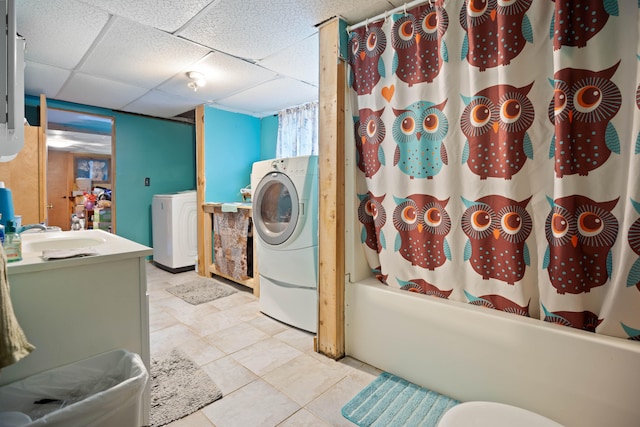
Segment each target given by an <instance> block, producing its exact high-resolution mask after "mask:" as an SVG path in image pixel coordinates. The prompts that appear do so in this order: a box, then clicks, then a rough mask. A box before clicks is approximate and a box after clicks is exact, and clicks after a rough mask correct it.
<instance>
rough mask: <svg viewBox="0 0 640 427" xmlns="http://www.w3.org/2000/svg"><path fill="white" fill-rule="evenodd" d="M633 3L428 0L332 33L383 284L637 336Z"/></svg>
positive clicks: (638, 113) (638, 73)
mask: <svg viewBox="0 0 640 427" xmlns="http://www.w3.org/2000/svg"><path fill="white" fill-rule="evenodd" d="M639 13H640V12H639V4H638V2H635V1H615V0H607V1H587V2H585V1H573V0H562V1H560V0H557V1H555V2H554V1H549V0H537V1H533V0H512V1H508V2H507V1H495V0H494V1H484V2H478V1H466V0H446V1H442V0H439V1H429V2H425V3H424V4H421V5H419V6H416V7H414V8H411V9H410V10H406V11H401V12H400V13H395V14H390V15H389V16H387V17H386V18H385V19H383V20H380V21H375V22H369V23H367V25H365V26H363V27H360V28H356V29H354V30H353V31H351V32H350V34H349V48H348V49H349V52H348V53H349V55H348V63H349V73H348V79H349V81H348V85H349V87H350V95H351V100H352V106H353V108H352V110H353V111H354V113H353V115H354V117H353V121H354V140H355V144H356V153H357V183H356V186H357V187H356V190H357V193H358V200H354V203H355V204H356V206H357V209H358V219H359V221H360V223H361V231H362V232H361V240H362V244H363V248H364V250H365V253H366V256H367V259H368V262H369V265H370V267H371V269H372V271H373V272H374V273H375V274H376V276H377V277H378V278H379V279H380V280H381V281H382V282H384V283H385V284H387V285H388V286H392V287H397V288H401V289H405V290H407V291H412V292H416V293H421V294H427V295H431V296H434V297H440V298H448V299H451V300H455V301H459V302H464V303H467V304H472V305H478V306H484V307H488V308H491V309H497V310H502V311H505V312H509V313H513V314H514V315H522V316H528V317H533V318H538V319H540V320H543V321H546V322H552V323H557V324H560V325H564V326H567V327H573V328H578V329H583V330H586V331H590V332H595V333H602V334H606V335H611V336H616V337H621V338H626V339H636V340H637V339H640V258H639V256H640V179H639V178H638V177H640V137H639V136H638V134H639V130H640V88H639V85H638V84H639V83H640V67H639V63H640V61H639V58H640V56H639V55H638V53H639V52H638V49H639V46H640V44H639V34H640V31H639V25H640V20H639V18H638V16H639Z"/></svg>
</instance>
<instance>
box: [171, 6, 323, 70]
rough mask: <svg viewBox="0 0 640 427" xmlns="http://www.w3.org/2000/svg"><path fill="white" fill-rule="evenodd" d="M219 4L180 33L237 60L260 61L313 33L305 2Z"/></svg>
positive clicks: (313, 28)
mask: <svg viewBox="0 0 640 427" xmlns="http://www.w3.org/2000/svg"><path fill="white" fill-rule="evenodd" d="M238 5H239V2H238V0H220V1H219V2H218V3H216V4H215V6H214V7H211V8H208V9H207V10H206V11H205V13H203V14H201V15H200V16H198V18H197V19H194V21H193V22H191V23H189V25H187V26H186V27H185V28H184V29H183V30H181V31H180V32H179V34H180V35H181V36H182V37H185V38H187V39H189V40H193V41H195V42H197V43H200V44H203V45H205V46H209V47H211V48H212V49H215V50H219V51H221V52H225V53H228V54H230V55H233V56H238V57H240V58H245V59H251V60H259V59H262V58H265V57H267V56H269V55H271V54H273V53H275V52H278V51H280V50H282V49H284V48H286V47H287V46H289V45H290V44H291V43H292V42H296V41H299V40H303V39H305V38H307V37H309V36H310V35H312V34H313V33H315V32H316V28H315V27H314V24H316V22H314V17H313V16H309V13H308V7H307V6H306V3H305V2H294V1H291V0H273V1H264V0H245V1H243V2H242V7H238Z"/></svg>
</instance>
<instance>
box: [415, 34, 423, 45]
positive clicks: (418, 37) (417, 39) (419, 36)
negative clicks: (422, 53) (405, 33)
mask: <svg viewBox="0 0 640 427" xmlns="http://www.w3.org/2000/svg"><path fill="white" fill-rule="evenodd" d="M421 38H422V36H421V35H420V34H416V43H420V39H421Z"/></svg>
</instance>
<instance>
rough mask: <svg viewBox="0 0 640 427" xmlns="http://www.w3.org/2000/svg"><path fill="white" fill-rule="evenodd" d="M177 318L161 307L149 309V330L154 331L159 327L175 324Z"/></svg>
mask: <svg viewBox="0 0 640 427" xmlns="http://www.w3.org/2000/svg"><path fill="white" fill-rule="evenodd" d="M177 323H178V320H177V319H176V318H175V317H173V316H172V315H170V314H169V313H167V312H166V311H164V310H162V309H155V310H149V331H151V332H155V331H158V330H160V329H164V328H168V327H169V326H173V325H176V324H177Z"/></svg>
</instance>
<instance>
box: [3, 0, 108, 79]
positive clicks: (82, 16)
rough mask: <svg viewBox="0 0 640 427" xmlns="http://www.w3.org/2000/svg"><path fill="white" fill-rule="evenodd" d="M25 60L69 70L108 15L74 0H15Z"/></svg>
mask: <svg viewBox="0 0 640 427" xmlns="http://www.w3.org/2000/svg"><path fill="white" fill-rule="evenodd" d="M16 10H17V13H16V19H17V23H18V33H19V34H20V35H22V36H23V37H24V38H25V39H26V41H27V49H26V52H25V59H26V60H29V61H34V62H39V63H40V64H47V65H52V66H55V67H59V68H66V69H72V68H73V67H75V66H76V65H77V64H78V62H80V60H81V59H82V57H83V56H84V54H85V53H86V52H87V49H89V47H90V46H91V44H92V43H93V41H94V40H95V39H96V37H97V36H98V34H100V31H101V30H102V28H103V27H104V26H105V25H106V23H107V21H108V20H109V14H108V13H106V12H104V11H101V10H98V9H96V8H94V7H91V6H87V5H86V4H83V3H80V2H78V1H75V0H47V1H42V0H18V1H16Z"/></svg>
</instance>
